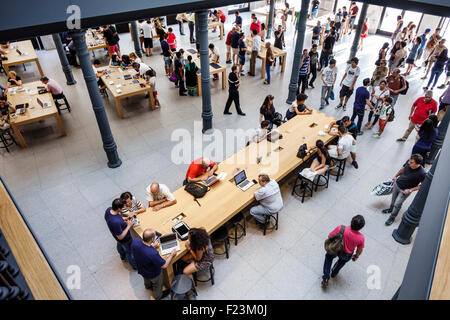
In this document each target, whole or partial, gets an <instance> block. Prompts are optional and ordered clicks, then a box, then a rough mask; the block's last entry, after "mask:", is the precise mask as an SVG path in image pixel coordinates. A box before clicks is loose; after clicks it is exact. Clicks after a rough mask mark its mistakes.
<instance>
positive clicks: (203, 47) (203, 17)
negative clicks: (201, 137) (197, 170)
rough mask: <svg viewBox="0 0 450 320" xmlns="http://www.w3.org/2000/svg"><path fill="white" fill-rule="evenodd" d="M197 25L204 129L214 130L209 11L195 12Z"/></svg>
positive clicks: (203, 130)
mask: <svg viewBox="0 0 450 320" xmlns="http://www.w3.org/2000/svg"><path fill="white" fill-rule="evenodd" d="M195 19H196V22H195V25H196V26H197V29H198V36H197V37H198V38H197V41H198V42H200V68H201V73H202V76H201V78H202V118H203V129H202V132H203V133H205V131H206V130H209V129H212V117H213V113H212V107H211V89H210V82H209V52H208V51H209V50H208V10H201V11H196V12H195Z"/></svg>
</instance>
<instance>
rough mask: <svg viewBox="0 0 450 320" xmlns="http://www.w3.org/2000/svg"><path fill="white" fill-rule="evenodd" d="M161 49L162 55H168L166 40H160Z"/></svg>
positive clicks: (168, 48)
mask: <svg viewBox="0 0 450 320" xmlns="http://www.w3.org/2000/svg"><path fill="white" fill-rule="evenodd" d="M161 49H162V52H163V55H164V57H170V52H169V50H170V46H169V43H168V42H167V41H165V40H164V41H161Z"/></svg>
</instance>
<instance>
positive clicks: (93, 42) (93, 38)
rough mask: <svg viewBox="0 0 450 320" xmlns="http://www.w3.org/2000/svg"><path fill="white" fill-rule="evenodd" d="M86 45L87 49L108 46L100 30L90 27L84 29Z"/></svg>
mask: <svg viewBox="0 0 450 320" xmlns="http://www.w3.org/2000/svg"><path fill="white" fill-rule="evenodd" d="M92 33H94V34H92ZM86 45H87V48H88V51H92V50H98V49H104V48H107V47H108V45H107V43H106V41H105V39H104V38H103V34H102V33H101V32H98V31H97V30H92V29H91V30H87V31H86Z"/></svg>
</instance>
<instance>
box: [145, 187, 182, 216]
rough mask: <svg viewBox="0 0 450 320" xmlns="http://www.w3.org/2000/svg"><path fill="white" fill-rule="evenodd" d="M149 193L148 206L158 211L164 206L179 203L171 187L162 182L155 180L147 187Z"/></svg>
mask: <svg viewBox="0 0 450 320" xmlns="http://www.w3.org/2000/svg"><path fill="white" fill-rule="evenodd" d="M145 191H146V193H147V201H148V206H149V207H150V208H152V209H153V211H158V210H160V209H162V208H166V207H170V206H173V205H174V204H176V203H177V199H175V197H174V195H173V194H172V192H170V190H169V188H168V187H167V186H166V185H165V184H162V183H157V182H153V183H152V184H151V185H149V186H148V187H147V188H146V189H145Z"/></svg>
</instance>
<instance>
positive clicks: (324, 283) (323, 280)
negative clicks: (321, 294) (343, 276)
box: [321, 279, 328, 289]
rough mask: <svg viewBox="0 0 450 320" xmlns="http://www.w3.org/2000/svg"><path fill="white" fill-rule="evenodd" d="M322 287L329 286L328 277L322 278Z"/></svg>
mask: <svg viewBox="0 0 450 320" xmlns="http://www.w3.org/2000/svg"><path fill="white" fill-rule="evenodd" d="M321 286H322V288H324V289H325V288H326V287H328V279H322V283H321Z"/></svg>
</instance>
